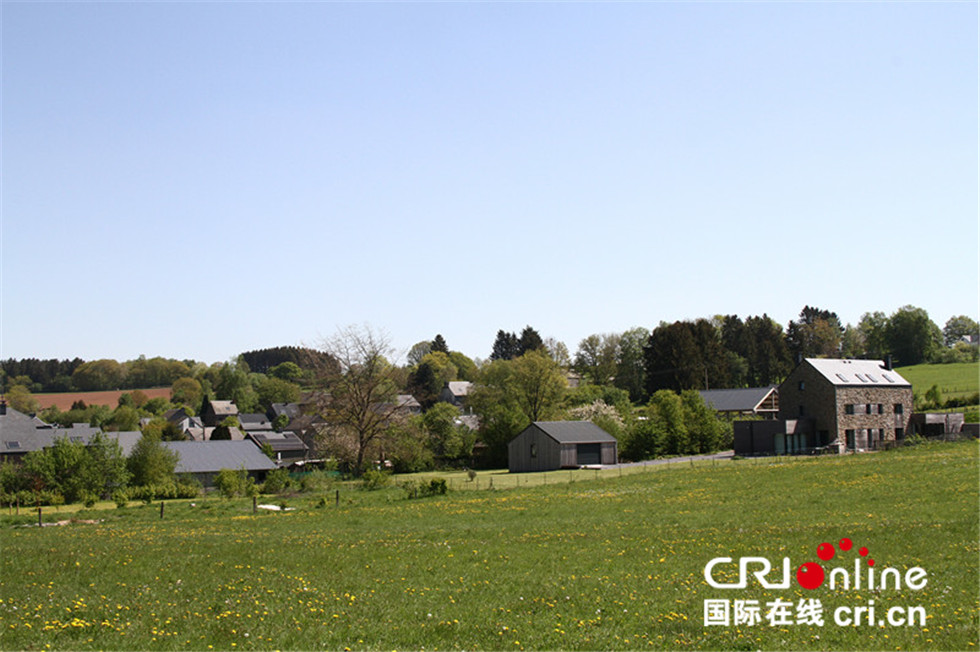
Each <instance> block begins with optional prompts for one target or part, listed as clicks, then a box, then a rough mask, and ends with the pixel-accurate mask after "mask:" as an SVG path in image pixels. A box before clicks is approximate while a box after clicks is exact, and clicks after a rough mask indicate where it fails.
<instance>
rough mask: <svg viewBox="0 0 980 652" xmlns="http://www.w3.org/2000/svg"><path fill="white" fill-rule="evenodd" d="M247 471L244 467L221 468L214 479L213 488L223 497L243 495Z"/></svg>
mask: <svg viewBox="0 0 980 652" xmlns="http://www.w3.org/2000/svg"><path fill="white" fill-rule="evenodd" d="M247 477H248V473H247V472H246V471H245V470H244V469H240V470H237V471H236V470H235V469H221V470H220V471H218V475H217V477H215V479H214V488H215V489H217V490H218V491H219V492H221V495H222V496H224V497H225V498H234V497H235V496H237V495H244V494H245V488H246V478H247Z"/></svg>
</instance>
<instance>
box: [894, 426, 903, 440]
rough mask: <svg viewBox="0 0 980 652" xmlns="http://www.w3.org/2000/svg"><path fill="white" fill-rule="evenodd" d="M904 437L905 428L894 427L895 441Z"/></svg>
mask: <svg viewBox="0 0 980 652" xmlns="http://www.w3.org/2000/svg"><path fill="white" fill-rule="evenodd" d="M901 439H905V428H895V441H899V440H901Z"/></svg>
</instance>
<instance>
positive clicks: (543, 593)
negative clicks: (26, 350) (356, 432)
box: [0, 442, 980, 650]
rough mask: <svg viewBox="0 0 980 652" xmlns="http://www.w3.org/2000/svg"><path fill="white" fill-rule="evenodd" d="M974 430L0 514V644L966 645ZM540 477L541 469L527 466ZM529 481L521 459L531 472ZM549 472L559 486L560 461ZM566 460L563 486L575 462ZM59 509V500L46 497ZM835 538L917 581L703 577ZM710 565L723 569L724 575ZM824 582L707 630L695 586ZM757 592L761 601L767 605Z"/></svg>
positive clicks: (974, 549)
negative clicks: (635, 465)
mask: <svg viewBox="0 0 980 652" xmlns="http://www.w3.org/2000/svg"><path fill="white" fill-rule="evenodd" d="M978 471H980V464H978V446H977V443H976V442H960V443H950V444H927V445H922V446H918V447H910V448H908V449H903V450H898V451H889V452H882V453H876V454H866V455H850V456H843V457H837V456H827V457H813V458H778V459H776V458H773V459H770V460H766V461H765V462H758V461H752V462H749V461H747V460H737V461H733V462H728V463H725V464H717V465H700V466H694V467H691V466H690V465H672V466H671V467H660V468H657V469H655V470H649V471H647V472H642V473H639V472H638V473H634V474H628V475H624V476H623V477H619V476H618V475H605V476H603V475H601V474H600V475H599V477H598V478H597V477H596V476H595V474H594V473H593V474H592V476H591V477H588V473H587V472H586V473H583V474H582V475H581V476H580V477H579V478H567V479H565V480H564V481H562V480H561V474H562V473H564V472H557V473H555V474H554V475H552V476H550V477H549V478H548V480H549V482H548V483H547V484H545V482H543V481H542V482H540V483H537V486H521V487H519V488H515V489H512V490H508V491H499V490H496V482H495V490H488V489H487V488H486V487H487V485H484V484H482V483H483V476H481V488H480V489H479V490H476V489H475V487H474V488H472V490H467V491H454V492H451V493H450V494H449V495H447V496H440V497H435V498H427V499H419V500H406V499H405V498H404V497H403V496H404V492H402V491H401V490H400V489H398V488H390V489H385V490H380V491H374V492H364V491H352V490H343V491H342V493H341V504H340V506H339V507H336V506H334V504H333V500H332V499H333V495H332V494H330V495H329V498H330V499H329V500H328V501H327V505H326V506H325V507H316V506H315V505H316V504H317V502H318V501H319V496H308V495H302V496H298V497H295V498H293V499H290V500H289V504H290V505H291V506H293V507H295V508H296V510H295V511H291V512H268V513H259V514H257V515H252V510H251V501H250V500H232V501H227V500H222V499H216V498H208V499H207V500H203V501H196V502H195V503H194V504H193V506H192V504H191V503H190V502H188V501H173V502H171V503H168V504H167V507H166V511H165V516H164V518H163V519H160V514H159V512H160V510H159V504H154V505H148V506H132V507H128V508H125V509H112V510H89V511H82V512H79V513H78V514H77V516H78V517H79V518H85V519H92V518H94V519H103V521H102V522H101V523H99V524H95V525H86V524H74V525H67V526H63V527H45V528H37V527H19V526H18V525H19V524H21V523H30V522H31V521H32V520H34V519H36V515H34V516H32V515H29V514H28V515H23V516H20V517H15V516H3V517H0V532H2V541H0V542H2V555H0V627H2V629H3V648H4V649H45V648H46V647H48V646H49V647H51V648H54V649H73V650H75V649H81V650H87V649H126V650H130V649H154V650H157V649H159V650H172V649H194V650H198V649H203V650H207V649H212V648H213V649H222V650H252V649H256V650H267V649H304V650H313V649H331V650H343V649H345V648H350V649H372V650H373V649H385V650H393V649H426V650H434V649H493V650H522V649H563V650H564V649H567V650H605V649H617V650H618V649H724V650H756V649H787V650H796V649H821V650H842V649H846V650H851V649H869V650H894V649H903V650H906V649H929V650H931V649H936V650H971V649H974V650H975V649H976V648H977V638H978V616H980V596H978V592H980V589H978V583H980V570H978V555H980V546H978V537H980V526H978V518H977V515H978V508H980V495H978V482H977V477H978ZM534 475H539V474H534ZM528 477H532V476H528ZM552 479H553V480H554V482H551V481H550V480H552ZM570 479H575V482H569V481H568V480H570ZM51 518H52V520H53V519H55V518H58V517H57V516H55V515H52V516H51ZM843 537H849V538H851V539H852V540H853V541H854V544H855V546H854V549H853V550H852V551H850V552H846V553H845V552H843V551H841V552H839V554H838V557H837V558H835V559H834V560H831V561H830V562H824V565H825V566H826V567H827V568H828V570H829V569H830V568H832V567H834V566H835V565H840V566H843V567H845V568H847V567H850V566H851V564H853V561H854V560H855V559H861V558H860V557H858V555H857V554H855V552H854V551H855V550H857V548H858V547H861V546H866V547H867V548H868V549H869V551H870V553H869V557H873V558H874V560H875V562H876V566H875V568H876V569H878V571H879V572H880V571H881V570H883V569H885V568H896V569H899V570H901V571H902V572H904V571H905V570H906V569H907V568H909V567H914V566H919V567H922V568H924V569H925V570H926V571H927V573H928V584H927V586H926V587H925V588H923V589H922V590H918V591H914V590H911V589H908V588H904V587H903V588H902V589H901V590H895V589H893V588H888V589H884V590H880V591H878V592H872V591H867V590H850V591H844V590H842V589H840V588H837V589H834V590H831V589H830V588H829V587H827V586H822V587H820V588H818V589H816V590H814V591H806V590H804V589H802V588H801V587H800V586H799V585H797V584H796V583H795V582H794V583H793V584H792V587H791V588H789V589H785V590H778V589H764V588H762V587H761V586H759V585H758V584H756V583H755V581H754V580H753V581H752V582H751V583H750V584H749V586H748V587H747V588H745V589H744V590H730V591H725V590H721V589H715V588H712V587H711V586H709V585H708V584H707V583H706V581H705V579H704V576H703V571H704V567H705V564H706V563H707V562H708V561H710V560H711V559H712V558H714V557H719V556H724V557H733V558H736V559H737V558H739V557H741V556H761V557H765V558H767V559H770V560H772V562H773V563H774V564H776V565H777V567H780V568H779V569H778V571H777V572H776V573H775V575H776V577H775V578H773V579H778V578H779V577H780V576H781V574H782V573H781V561H782V558H783V557H784V556H785V557H789V558H790V559H791V563H792V568H793V569H794V571H795V568H796V567H797V566H799V565H800V564H803V563H805V562H816V561H818V559H817V556H816V550H817V546H818V545H819V544H820V543H822V542H837V541H839V540H840V539H841V538H843ZM716 576H717V577H718V578H719V579H722V578H723V577H724V578H725V579H726V581H733V580H734V579H735V577H734V574H733V573H731V572H728V571H725V572H722V571H720V570H719V571H716ZM717 598H730V599H744V600H759V601H760V602H761V603H762V604H763V605H764V604H765V602H767V601H775V600H776V599H777V598H780V599H783V600H789V601H792V602H793V603H794V604H795V603H796V602H797V601H798V600H800V599H801V598H816V599H820V600H821V601H822V603H823V605H824V607H825V609H826V612H825V613H824V619H825V621H826V622H825V623H824V625H823V626H817V625H805V624H795V623H794V624H790V625H776V626H771V625H769V624H768V622H767V621H766V619H765V618H764V617H763V620H762V622H761V623H760V624H756V625H753V626H747V625H741V626H739V627H737V628H736V627H723V626H714V627H710V626H709V627H706V626H705V625H704V622H703V611H704V601H705V600H708V599H717ZM870 600H875V602H876V605H877V607H878V609H879V613H880V614H882V615H883V614H884V611H885V610H887V609H888V608H890V607H893V606H898V607H908V606H922V607H924V609H925V610H926V612H927V620H926V624H925V626H924V627H923V626H912V627H909V626H903V627H891V626H884V627H879V626H868V625H861V626H847V627H844V626H838V625H836V624H835V623H834V619H833V616H832V613H833V610H834V609H836V608H838V607H848V608H851V607H854V606H866V605H868V603H869V601H870ZM764 612H765V608H763V613H764Z"/></svg>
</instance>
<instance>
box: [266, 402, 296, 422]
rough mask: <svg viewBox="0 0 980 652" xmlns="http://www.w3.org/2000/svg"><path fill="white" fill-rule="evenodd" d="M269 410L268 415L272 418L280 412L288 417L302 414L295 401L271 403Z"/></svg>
mask: <svg viewBox="0 0 980 652" xmlns="http://www.w3.org/2000/svg"><path fill="white" fill-rule="evenodd" d="M269 412H271V414H270V415H269V416H270V417H271V418H273V419H274V418H276V417H277V416H279V415H280V414H285V415H286V416H287V417H289V418H290V419H295V418H296V417H298V416H299V415H300V414H302V410H300V407H299V405H297V404H296V403H273V404H272V408H271V409H270V410H269Z"/></svg>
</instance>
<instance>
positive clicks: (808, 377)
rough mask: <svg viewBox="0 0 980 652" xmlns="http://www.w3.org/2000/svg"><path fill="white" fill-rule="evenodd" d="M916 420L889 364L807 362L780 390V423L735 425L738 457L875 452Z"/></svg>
mask: <svg viewBox="0 0 980 652" xmlns="http://www.w3.org/2000/svg"><path fill="white" fill-rule="evenodd" d="M911 415H912V385H911V384H910V383H909V382H908V381H907V380H905V379H904V378H902V376H901V375H899V374H898V372H896V371H895V370H894V369H892V367H891V364H890V362H887V361H881V360H840V359H823V358H807V359H805V360H803V361H802V362H801V363H800V364H799V365H798V366H797V367H796V369H794V370H793V371H792V372H791V373H790V375H789V376H788V377H787V378H786V380H785V381H783V383H782V384H781V385H780V386H779V419H777V420H773V421H737V422H735V454H736V455H773V454H775V455H783V454H798V453H804V452H810V451H813V450H815V449H825V450H828V451H832V452H839V453H844V452H851V451H865V450H875V449H878V448H881V447H883V446H884V445H887V444H889V443H890V442H896V441H901V440H902V439H904V438H905V436H906V434H907V432H908V427H909V420H910V417H911Z"/></svg>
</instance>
